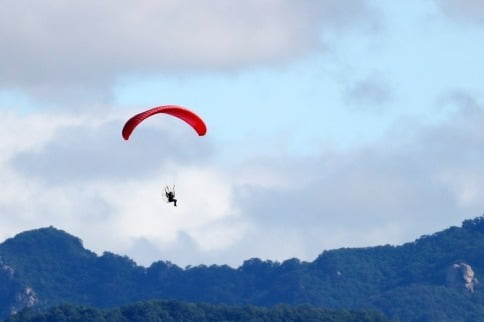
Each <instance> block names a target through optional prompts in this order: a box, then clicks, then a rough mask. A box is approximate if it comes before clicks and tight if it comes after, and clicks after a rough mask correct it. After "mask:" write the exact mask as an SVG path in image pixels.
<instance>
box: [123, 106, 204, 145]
mask: <svg viewBox="0 0 484 322" xmlns="http://www.w3.org/2000/svg"><path fill="white" fill-rule="evenodd" d="M158 113H165V114H169V115H172V116H175V117H178V118H180V119H182V120H183V121H185V122H187V123H188V124H189V125H190V126H191V127H193V129H194V130H195V131H196V132H197V133H198V135H200V136H203V135H205V133H207V126H206V125H205V123H204V122H203V120H202V119H201V118H200V116H198V115H197V114H195V113H194V112H192V111H190V110H188V109H186V108H184V107H181V106H177V105H163V106H158V107H154V108H152V109H149V110H147V111H144V112H141V113H139V114H136V115H135V116H133V117H132V118H130V119H129V120H128V121H127V122H126V124H125V125H124V127H123V132H122V133H123V138H124V139H125V140H128V139H129V136H130V135H131V133H132V132H133V131H134V129H135V128H136V127H137V126H138V124H140V123H141V122H143V120H145V119H146V118H148V117H150V116H152V115H154V114H158Z"/></svg>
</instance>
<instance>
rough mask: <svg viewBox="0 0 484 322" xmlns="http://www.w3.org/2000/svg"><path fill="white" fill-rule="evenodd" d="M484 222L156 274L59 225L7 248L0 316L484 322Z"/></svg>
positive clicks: (161, 267)
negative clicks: (360, 316) (35, 312)
mask: <svg viewBox="0 0 484 322" xmlns="http://www.w3.org/2000/svg"><path fill="white" fill-rule="evenodd" d="M483 255H484V217H478V218H475V219H472V220H466V221H464V222H463V224H462V226H461V227H451V228H448V229H446V230H444V231H441V232H438V233H435V234H432V235H427V236H422V237H421V238H419V239H417V240H416V241H414V242H410V243H406V244H403V245H401V246H390V245H386V246H378V247H367V248H342V249H337V250H329V251H324V252H323V253H322V254H321V255H319V256H318V258H316V259H315V260H314V261H312V262H301V261H299V260H298V259H295V258H294V259H288V260H286V261H284V262H282V263H279V262H273V261H263V260H260V259H257V258H254V259H249V260H247V261H245V262H244V263H243V265H241V266H240V267H238V268H231V267H229V266H226V265H212V266H205V265H200V266H195V267H187V268H180V267H178V266H177V265H174V264H172V263H170V262H166V261H158V262H155V263H153V264H152V265H151V266H149V267H142V266H139V265H137V264H136V263H135V262H134V261H132V260H131V259H129V258H128V257H126V256H119V255H116V254H113V253H109V252H105V253H104V254H103V255H102V256H97V255H96V254H95V253H93V252H91V251H89V250H86V249H85V248H84V247H83V245H82V241H81V240H80V239H79V238H77V237H74V236H71V235H69V234H68V233H66V232H64V231H61V230H58V229H55V228H54V227H48V228H41V229H36V230H32V231H27V232H23V233H20V234H18V235H16V236H15V237H13V238H10V239H7V240H6V241H5V242H4V243H2V244H0V310H1V313H2V316H4V317H5V316H7V315H8V314H10V313H11V312H15V311H19V310H21V309H22V308H23V307H26V306H30V307H34V308H47V307H50V306H53V305H57V304H60V303H66V302H68V303H72V304H75V305H88V306H93V307H115V306H120V305H126V304H129V303H133V302H138V301H143V300H151V299H165V300H167V299H170V300H183V301H190V302H205V303H213V304H217V303H224V304H231V305H247V304H251V305H259V306H273V305H276V304H279V303H285V304H290V305H294V304H303V303H307V304H311V305H313V306H317V307H321V308H344V309H348V310H364V309H367V308H372V309H376V310H379V311H382V312H384V313H385V314H387V315H388V316H389V317H398V318H400V319H401V320H403V321H484V295H483V290H482V289H481V285H480V284H479V282H478V279H479V277H482V276H484V261H483Z"/></svg>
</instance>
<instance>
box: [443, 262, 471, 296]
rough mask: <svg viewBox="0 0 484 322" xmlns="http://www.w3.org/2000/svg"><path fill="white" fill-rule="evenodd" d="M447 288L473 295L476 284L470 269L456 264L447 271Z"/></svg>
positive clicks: (462, 264)
mask: <svg viewBox="0 0 484 322" xmlns="http://www.w3.org/2000/svg"><path fill="white" fill-rule="evenodd" d="M446 280H447V286H448V287H452V288H456V289H460V290H464V291H468V292H471V293H473V292H474V290H475V286H476V285H477V283H478V280H477V278H476V277H475V275H474V271H473V270H472V267H471V266H470V265H469V264H467V263H464V262H458V263H455V264H453V265H451V266H450V267H449V268H448V269H447V279H446Z"/></svg>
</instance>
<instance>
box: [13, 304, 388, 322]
mask: <svg viewBox="0 0 484 322" xmlns="http://www.w3.org/2000/svg"><path fill="white" fill-rule="evenodd" d="M51 321H71V322H150V321H153V322H155V321H164V322H190V321H193V322H216V321H224V322H249V321H254V322H256V321H257V322H306V321H312V322H385V321H389V320H388V319H387V318H385V316H383V315H382V314H380V313H377V312H353V311H346V310H323V309H319V308H315V307H312V306H308V305H304V306H287V305H278V306H275V307H272V308H263V307H254V306H244V307H236V306H227V305H220V304H219V305H214V304H195V303H185V302H179V301H147V302H141V303H136V304H131V305H127V306H123V307H120V308H115V309H108V310H101V309H96V308H87V307H79V306H77V307H76V306H73V305H69V304H65V305H59V306H55V307H52V308H50V309H49V310H47V311H45V312H36V311H35V310H31V309H25V310H23V311H21V312H20V313H18V314H16V315H13V316H11V317H10V318H9V319H7V320H6V322H51Z"/></svg>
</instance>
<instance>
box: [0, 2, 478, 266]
mask: <svg viewBox="0 0 484 322" xmlns="http://www.w3.org/2000/svg"><path fill="white" fill-rule="evenodd" d="M482 39H484V4H483V3H482V2H480V1H475V0H465V1H457V0H424V1H421V0H420V1H417V0H412V1H405V2H396V1H392V2H390V1H383V0H380V1H377V0H374V1H366V0H355V1H335V0H323V1H318V2H314V1H298V2H293V1H289V0H267V1H255V0H254V1H233V2H224V1H218V0H210V1H206V2H203V3H201V2H196V1H192V0H183V1H177V2H173V1H152V0H145V1H142V2H139V3H137V4H119V3H118V2H115V1H106V2H104V3H103V4H102V5H100V4H98V3H97V2H95V1H87V2H86V1H73V2H72V4H71V5H70V6H69V7H66V6H65V5H63V3H62V2H61V1H58V0H49V1H47V2H45V3H44V4H42V5H38V4H36V3H33V2H30V1H16V2H9V3H8V4H7V5H6V7H5V10H2V12H1V13H0V41H1V43H3V44H5V45H4V46H3V48H2V51H1V52H0V61H1V62H2V64H1V68H0V114H1V115H0V116H1V117H0V143H1V145H0V155H1V156H0V179H1V180H2V182H4V188H3V191H2V194H1V195H0V216H1V217H0V218H1V219H2V225H0V227H1V228H0V237H1V238H8V237H10V236H12V235H14V234H16V233H18V232H20V231H23V230H27V229H34V228H38V227H44V226H49V225H54V226H56V227H58V228H61V229H65V230H66V231H68V232H70V233H72V234H75V235H76V236H78V237H80V238H81V239H82V240H83V241H84V244H85V246H86V247H88V248H90V249H92V250H94V251H96V252H98V253H99V254H101V253H102V252H103V251H105V250H107V251H112V252H117V253H120V254H123V255H124V254H126V255H128V256H130V257H132V258H133V259H134V260H135V261H137V262H138V263H140V264H142V265H149V264H150V263H151V262H153V261H156V260H170V261H172V262H174V263H177V264H180V265H197V264H201V263H204V264H212V263H217V264H222V263H227V264H230V265H233V266H237V265H240V264H241V263H242V262H243V260H245V259H248V258H251V257H261V258H263V259H272V260H279V261H281V260H284V259H287V258H291V257H298V258H301V259H303V260H312V259H314V258H315V257H316V256H317V255H318V254H319V253H321V252H322V251H323V250H325V249H332V248H339V247H361V246H371V245H378V244H386V243H389V244H401V243H403V242H407V241H412V240H413V239H415V238H417V237H419V236H420V235H422V234H427V233H432V232H435V231H437V230H439V229H443V228H446V227H448V226H450V225H458V224H460V222H461V221H462V220H464V219H468V218H472V217H475V216H479V215H481V214H482V212H483V209H484V201H483V200H484V198H483V197H484V189H483V188H482V187H484V185H483V183H484V182H483V181H484V167H483V166H482V165H481V161H480V160H482V159H483V157H484V156H483V155H482V154H483V153H482V152H481V151H484V150H483V149H482V145H483V144H484V130H482V126H481V124H482V121H484V113H483V112H484V111H483V107H484V90H483V87H482V75H484V64H483V63H482V57H484V42H483V41H482ZM164 104H178V105H183V106H186V107H188V108H190V109H192V110H194V111H196V112H197V113H198V114H200V115H201V116H202V117H203V118H204V119H205V121H206V123H207V125H208V133H207V135H206V136H205V137H203V138H200V137H198V136H196V135H193V132H192V131H191V129H190V128H189V127H187V126H185V125H184V124H182V123H180V122H178V121H177V120H175V119H171V118H169V117H154V118H151V119H149V120H147V122H146V123H144V124H143V126H142V127H140V128H138V129H137V130H136V132H135V133H134V135H133V136H132V138H131V139H130V140H129V141H127V142H125V141H124V140H122V138H121V135H120V132H121V128H122V126H123V124H124V122H125V121H126V120H127V118H129V117H130V116H131V115H133V114H135V113H138V112H140V111H142V110H144V109H147V108H150V107H154V106H158V105H164ZM165 184H176V186H177V196H178V199H179V207H177V208H174V207H172V205H169V204H165V203H164V202H163V200H162V199H161V198H160V192H161V190H162V186H163V185H165ZM281 240H284V243H283V245H282V244H281Z"/></svg>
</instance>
